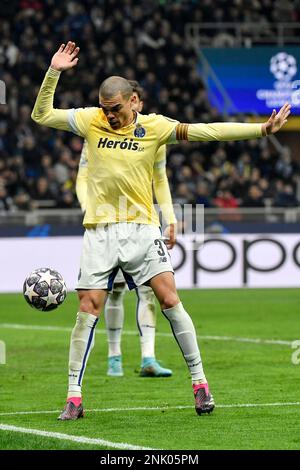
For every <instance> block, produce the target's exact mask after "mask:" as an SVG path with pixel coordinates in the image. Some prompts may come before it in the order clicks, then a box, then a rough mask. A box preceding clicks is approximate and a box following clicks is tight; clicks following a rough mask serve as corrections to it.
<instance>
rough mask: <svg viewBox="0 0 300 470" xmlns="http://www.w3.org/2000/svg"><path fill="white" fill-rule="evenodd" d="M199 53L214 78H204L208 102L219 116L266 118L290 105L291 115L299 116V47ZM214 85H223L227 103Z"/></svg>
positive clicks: (209, 50) (228, 49) (229, 49)
mask: <svg viewBox="0 0 300 470" xmlns="http://www.w3.org/2000/svg"><path fill="white" fill-rule="evenodd" d="M202 52H203V54H204V56H205V58H206V59H207V61H208V62H209V64H210V66H211V68H212V71H213V76H212V75H208V76H207V77H206V79H207V86H208V94H209V99H210V102H211V104H212V105H213V106H215V107H217V109H218V110H219V111H220V112H223V111H224V110H225V111H227V113H228V114H236V113H246V114H249V113H256V114H260V115H269V114H270V113H271V112H272V110H273V109H274V108H275V109H277V110H278V109H279V108H280V107H281V106H282V105H283V104H284V103H285V102H289V103H291V105H292V113H293V115H300V47H284V48H278V47H253V48H251V49H242V48H232V49H231V48H226V49H213V48H204V49H202ZM199 67H200V68H201V65H200V66H199ZM201 72H202V74H203V73H204V69H202V70H201ZM213 77H214V78H213ZM216 82H219V83H221V84H222V86H223V87H224V89H225V91H226V94H227V95H228V97H229V101H228V100H226V99H225V97H224V95H222V92H220V88H219V87H218V86H217V83H216Z"/></svg>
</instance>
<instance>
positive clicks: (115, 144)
mask: <svg viewBox="0 0 300 470" xmlns="http://www.w3.org/2000/svg"><path fill="white" fill-rule="evenodd" d="M99 148H107V149H121V150H140V148H139V144H138V143H137V142H134V141H133V139H129V140H128V138H127V137H126V138H125V139H124V140H109V139H108V137H105V138H103V137H100V139H99V142H98V149H99Z"/></svg>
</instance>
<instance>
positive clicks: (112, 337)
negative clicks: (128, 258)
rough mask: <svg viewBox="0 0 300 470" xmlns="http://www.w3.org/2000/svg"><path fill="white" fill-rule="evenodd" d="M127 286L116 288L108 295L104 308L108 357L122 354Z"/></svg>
mask: <svg viewBox="0 0 300 470" xmlns="http://www.w3.org/2000/svg"><path fill="white" fill-rule="evenodd" d="M124 293H125V288H123V289H122V290H119V289H117V290H114V291H113V292H111V293H109V294H108V296H107V301H106V304H105V309H104V317H105V323H106V332H107V342H108V357H111V356H120V355H121V336H122V329H123V324H124V307H123V297H124Z"/></svg>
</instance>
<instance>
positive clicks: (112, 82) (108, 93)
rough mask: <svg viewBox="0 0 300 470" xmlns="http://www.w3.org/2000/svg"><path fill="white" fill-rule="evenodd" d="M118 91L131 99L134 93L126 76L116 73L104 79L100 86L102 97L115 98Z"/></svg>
mask: <svg viewBox="0 0 300 470" xmlns="http://www.w3.org/2000/svg"><path fill="white" fill-rule="evenodd" d="M118 93H120V94H121V95H122V96H123V98H125V99H129V98H130V96H131V95H132V86H131V85H130V83H129V82H128V80H126V78H123V77H118V76H115V75H114V76H111V77H108V78H107V79H106V80H104V82H103V83H102V84H101V86H100V90H99V95H100V96H102V98H106V99H107V98H113V97H114V96H116V95H118Z"/></svg>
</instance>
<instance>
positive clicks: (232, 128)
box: [168, 103, 291, 143]
mask: <svg viewBox="0 0 300 470" xmlns="http://www.w3.org/2000/svg"><path fill="white" fill-rule="evenodd" d="M290 112H291V105H290V104H288V103H286V104H284V105H283V106H282V108H281V109H280V111H279V112H278V113H276V111H275V110H273V112H272V114H271V116H270V118H269V119H268V121H266V122H264V123H262V124H261V123H257V124H256V123H253V124H252V123H239V122H215V123H211V124H202V123H199V124H182V123H180V124H178V125H177V126H176V141H180V140H188V141H195V142H196V141H212V140H217V141H229V140H246V139H256V138H258V137H263V136H266V135H269V134H275V132H278V131H279V130H280V129H281V127H282V126H283V125H284V124H285V123H286V122H287V118H288V116H289V115H290ZM168 143H169V142H168ZM170 143H172V142H171V141H170Z"/></svg>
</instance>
